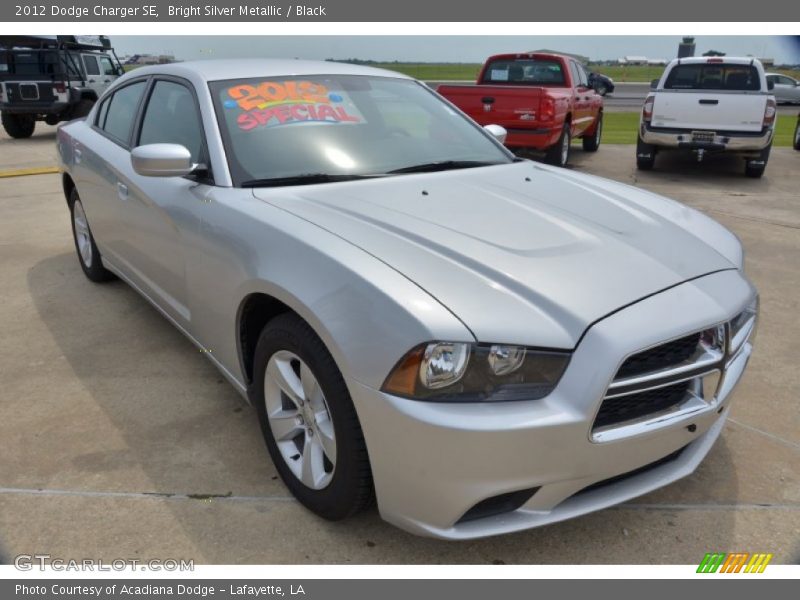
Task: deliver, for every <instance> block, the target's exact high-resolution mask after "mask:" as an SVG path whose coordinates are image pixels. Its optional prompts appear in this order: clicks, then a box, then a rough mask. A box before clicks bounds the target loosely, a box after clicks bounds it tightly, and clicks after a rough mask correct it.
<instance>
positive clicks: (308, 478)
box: [250, 314, 374, 521]
mask: <svg viewBox="0 0 800 600" xmlns="http://www.w3.org/2000/svg"><path fill="white" fill-rule="evenodd" d="M253 370H254V373H253V384H252V387H251V390H250V394H251V396H250V397H251V398H252V400H253V403H254V404H255V406H256V411H257V413H258V419H259V423H260V425H261V431H262V433H263V435H264V441H265V442H266V444H267V450H269V454H270V456H271V457H272V461H273V463H274V464H275V468H276V469H277V471H278V474H279V475H280V477H281V479H282V480H283V482H284V483H285V484H286V487H288V488H289V490H290V491H291V492H292V494H294V496H295V497H296V498H297V499H298V500H299V501H300V503H301V504H303V505H304V506H305V507H306V508H308V509H309V510H311V511H313V512H314V513H316V514H318V515H319V516H321V517H323V518H325V519H329V520H331V521H336V520H340V519H344V518H346V517H349V516H351V515H354V514H355V513H357V512H359V511H360V510H362V509H364V508H366V507H368V506H369V505H370V504H371V503H372V501H373V497H374V496H373V484H372V473H371V470H370V465H369V457H368V456H367V447H366V443H365V441H364V434H363V433H362V431H361V426H360V424H359V422H358V416H357V415H356V411H355V408H354V407H353V401H352V400H351V398H350V393H349V392H348V390H347V385H346V384H345V382H344V379H343V378H342V374H341V372H340V371H339V369H338V368H337V366H336V363H335V362H334V360H333V357H332V356H331V354H330V352H328V349H327V348H326V347H325V344H324V343H323V342H322V340H321V339H319V337H318V336H317V334H316V333H315V332H314V331H313V330H312V329H311V327H309V326H308V324H307V323H306V322H305V321H303V320H302V319H301V318H300V317H298V316H297V315H294V314H283V315H280V316H278V317H275V318H274V319H273V320H271V321H270V322H269V323H267V325H266V326H265V327H264V330H263V331H262V332H261V335H260V336H259V338H258V343H257V344H256V353H255V363H254V368H253Z"/></svg>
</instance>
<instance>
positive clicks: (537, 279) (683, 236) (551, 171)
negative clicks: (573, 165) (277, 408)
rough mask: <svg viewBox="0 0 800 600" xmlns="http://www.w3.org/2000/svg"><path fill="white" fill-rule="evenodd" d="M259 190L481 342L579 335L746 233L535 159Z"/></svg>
mask: <svg viewBox="0 0 800 600" xmlns="http://www.w3.org/2000/svg"><path fill="white" fill-rule="evenodd" d="M253 193H254V194H255V196H256V197H257V198H260V199H261V200H264V201H266V202H269V203H271V204H273V205H275V206H277V207H279V208H282V209H284V210H286V211H289V212H291V213H293V214H294V215H296V216H298V217H300V218H302V219H305V220H307V221H310V222H312V223H314V224H316V225H318V226H319V227H321V228H323V229H325V230H327V231H329V232H331V233H333V234H335V235H337V236H339V237H341V238H343V239H345V240H347V241H349V242H350V243H352V244H355V245H356V246H358V247H360V248H362V249H363V250H364V251H366V252H368V253H369V254H371V255H373V256H375V257H376V258H378V259H379V260H381V261H383V262H384V263H385V264H387V265H388V266H390V267H392V268H393V269H395V270H397V271H399V272H400V273H402V274H403V275H405V276H406V277H408V278H409V279H410V280H412V281H414V282H415V283H416V284H417V285H419V286H420V287H421V288H423V289H425V290H426V291H427V292H428V293H430V294H431V295H432V296H434V297H435V298H436V299H437V300H438V301H439V302H441V303H442V304H443V305H444V306H446V307H447V308H448V309H449V310H450V311H452V312H453V314H454V315H455V316H456V317H458V318H459V319H460V320H461V321H462V322H463V323H464V324H465V325H466V326H467V327H468V328H469V329H470V330H471V331H472V332H473V334H474V336H475V337H476V339H477V340H479V341H482V342H503V343H517V344H526V345H535V346H540V347H548V348H572V347H574V346H575V345H576V344H577V342H578V341H579V339H580V337H581V335H582V334H583V332H584V331H585V330H586V328H587V327H588V326H589V325H591V324H592V323H594V322H596V321H597V320H598V319H601V318H602V317H604V316H606V315H608V314H610V313H612V312H614V311H616V310H618V309H619V308H621V307H624V306H626V305H628V304H631V303H633V302H636V301H637V300H639V299H641V298H643V297H646V296H648V295H651V294H654V293H656V292H659V291H662V290H664V289H667V288H669V287H672V286H675V285H677V284H680V283H682V282H684V281H687V280H689V279H693V278H696V277H699V276H702V275H705V274H708V273H711V272H715V271H719V270H723V269H731V268H737V265H735V264H734V262H733V261H734V260H735V257H734V258H731V256H732V255H735V253H736V251H735V249H734V250H731V251H730V252H728V257H727V258H726V257H725V256H723V254H721V253H720V252H719V251H717V250H715V249H714V248H713V247H712V246H711V245H710V244H709V243H707V242H706V241H704V240H712V241H714V240H719V242H720V243H719V244H716V245H718V246H721V247H723V249H724V248H725V247H727V248H729V249H730V248H733V246H734V245H737V246H738V243H737V242H735V241H731V239H729V238H726V237H725V234H727V235H728V236H729V237H730V238H732V234H728V233H727V230H724V229H723V228H722V227H721V226H719V225H717V224H716V223H715V222H714V221H712V220H710V219H708V218H707V217H705V216H704V215H702V214H701V213H698V212H697V211H694V210H692V209H690V208H688V207H686V206H684V205H682V204H679V203H677V202H673V201H671V200H667V199H665V198H661V197H660V196H656V195H654V194H650V193H648V192H644V191H642V190H638V189H636V188H634V187H631V186H626V185H623V184H619V183H615V182H612V181H609V180H605V179H601V178H597V177H592V176H588V175H581V174H577V173H574V172H570V171H568V170H565V169H555V168H551V167H545V166H542V165H538V164H536V163H532V162H530V161H524V162H519V163H513V164H509V165H502V166H493V167H482V168H475V169H462V170H454V171H447V172H439V173H428V174H415V175H403V176H397V177H389V178H382V179H375V180H361V181H354V182H346V183H333V184H323V185H312V186H297V187H292V188H258V189H255V190H254V191H253ZM721 232H723V233H722V237H721ZM734 240H735V238H734ZM321 243H322V242H321Z"/></svg>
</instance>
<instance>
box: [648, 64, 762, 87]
mask: <svg viewBox="0 0 800 600" xmlns="http://www.w3.org/2000/svg"><path fill="white" fill-rule="evenodd" d="M664 89H667V90H731V91H740V92H757V91H759V90H760V89H761V82H760V80H759V77H758V69H756V68H755V67H754V66H752V65H728V64H724V63H712V64H693V65H676V66H675V67H673V68H672V70H671V71H670V72H669V75H668V76H667V81H666V82H665V84H664Z"/></svg>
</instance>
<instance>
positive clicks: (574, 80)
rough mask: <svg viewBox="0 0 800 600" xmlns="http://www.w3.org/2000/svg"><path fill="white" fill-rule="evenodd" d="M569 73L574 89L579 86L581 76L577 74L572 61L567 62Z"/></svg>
mask: <svg viewBox="0 0 800 600" xmlns="http://www.w3.org/2000/svg"><path fill="white" fill-rule="evenodd" d="M569 72H570V74H571V75H572V85H573V86H574V87H580V86H581V75H580V73H579V72H578V65H577V64H576V63H575V61H574V60H571V61H569Z"/></svg>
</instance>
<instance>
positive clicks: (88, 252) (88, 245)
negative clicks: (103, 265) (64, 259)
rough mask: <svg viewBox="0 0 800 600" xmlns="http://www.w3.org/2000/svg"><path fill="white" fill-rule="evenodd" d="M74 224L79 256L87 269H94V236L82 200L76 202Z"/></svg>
mask: <svg viewBox="0 0 800 600" xmlns="http://www.w3.org/2000/svg"><path fill="white" fill-rule="evenodd" d="M72 222H73V224H74V225H75V241H76V242H77V243H78V254H80V257H81V261H82V262H83V264H84V266H86V268H87V269H90V268H91V267H92V236H91V233H89V223H88V221H87V220H86V213H85V212H83V205H82V204H81V201H80V200H76V201H75V205H74V206H73V208H72Z"/></svg>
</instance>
